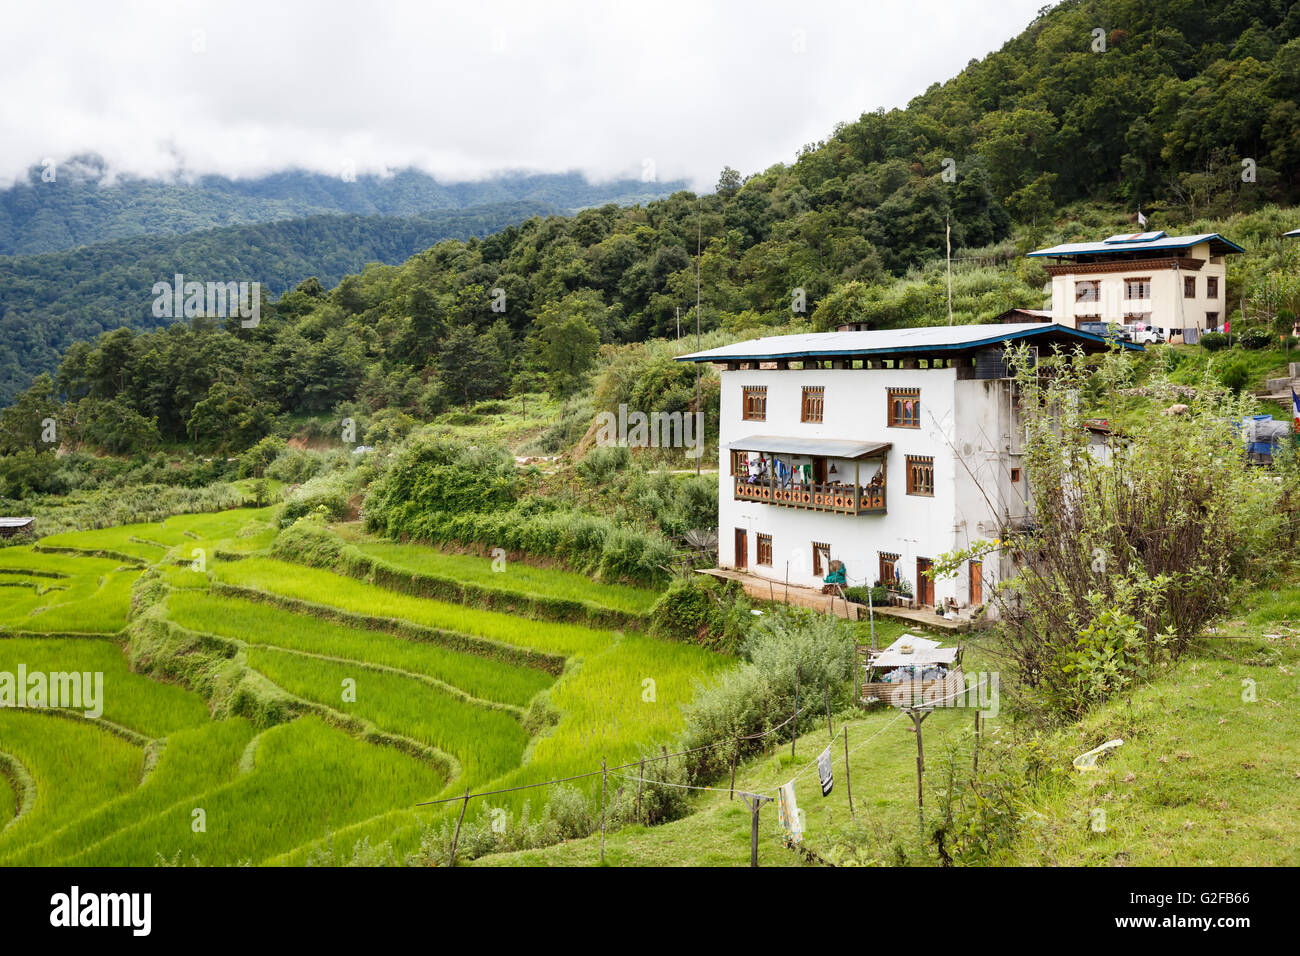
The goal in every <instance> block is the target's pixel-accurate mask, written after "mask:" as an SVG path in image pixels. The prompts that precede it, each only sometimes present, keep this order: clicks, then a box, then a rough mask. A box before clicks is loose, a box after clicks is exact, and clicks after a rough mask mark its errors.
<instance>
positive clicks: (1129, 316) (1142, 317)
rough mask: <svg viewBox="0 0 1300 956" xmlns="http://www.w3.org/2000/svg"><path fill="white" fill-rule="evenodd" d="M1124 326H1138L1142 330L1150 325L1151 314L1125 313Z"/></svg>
mask: <svg viewBox="0 0 1300 956" xmlns="http://www.w3.org/2000/svg"><path fill="white" fill-rule="evenodd" d="M1124 324H1125V325H1140V326H1142V327H1143V328H1146V327H1147V326H1148V325H1150V324H1151V313H1150V312H1125V313H1124Z"/></svg>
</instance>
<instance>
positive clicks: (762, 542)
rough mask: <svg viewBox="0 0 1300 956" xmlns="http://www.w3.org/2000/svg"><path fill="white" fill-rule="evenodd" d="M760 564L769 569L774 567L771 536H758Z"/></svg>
mask: <svg viewBox="0 0 1300 956" xmlns="http://www.w3.org/2000/svg"><path fill="white" fill-rule="evenodd" d="M758 563H759V564H761V565H763V566H764V567H768V568H770V567H771V566H772V536H771V535H770V534H760V535H759V536H758Z"/></svg>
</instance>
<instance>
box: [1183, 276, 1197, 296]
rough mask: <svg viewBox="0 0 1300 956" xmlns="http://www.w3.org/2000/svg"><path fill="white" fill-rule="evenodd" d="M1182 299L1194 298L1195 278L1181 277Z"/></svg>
mask: <svg viewBox="0 0 1300 956" xmlns="http://www.w3.org/2000/svg"><path fill="white" fill-rule="evenodd" d="M1183 298H1184V299H1195V298H1196V276H1183Z"/></svg>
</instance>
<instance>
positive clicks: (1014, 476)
mask: <svg viewBox="0 0 1300 956" xmlns="http://www.w3.org/2000/svg"><path fill="white" fill-rule="evenodd" d="M1011 481H1012V483H1015V482H1018V481H1020V469H1019V468H1012V469H1011Z"/></svg>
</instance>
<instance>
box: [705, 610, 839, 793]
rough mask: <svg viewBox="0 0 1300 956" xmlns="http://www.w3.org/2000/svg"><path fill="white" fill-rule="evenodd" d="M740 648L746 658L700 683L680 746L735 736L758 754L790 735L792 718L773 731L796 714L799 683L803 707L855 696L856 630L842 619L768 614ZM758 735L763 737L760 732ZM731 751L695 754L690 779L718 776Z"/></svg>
mask: <svg viewBox="0 0 1300 956" xmlns="http://www.w3.org/2000/svg"><path fill="white" fill-rule="evenodd" d="M742 653H743V656H744V657H745V659H746V660H745V663H743V664H742V665H741V666H740V667H738V668H736V669H734V670H731V671H728V672H727V673H725V674H723V675H722V676H721V677H720V678H719V679H718V680H717V681H716V682H715V683H714V684H713V685H712V686H710V687H707V688H703V689H702V690H701V691H700V693H699V694H697V696H696V699H695V701H694V702H693V703H692V704H691V705H690V707H688V708H687V710H686V731H685V732H684V734H683V736H682V738H681V741H680V743H681V744H682V747H681V748H680V749H684V750H690V749H694V748H696V747H702V746H704V745H705V744H711V743H714V742H715V741H717V740H726V739H727V738H733V739H737V748H738V753H739V754H740V757H741V758H742V759H743V758H745V757H748V756H752V755H754V754H757V753H760V752H761V751H762V749H763V747H764V746H765V744H766V743H771V742H773V741H774V740H779V739H782V738H784V739H786V740H789V739H790V734H791V731H792V730H793V729H794V725H795V723H796V722H795V721H791V722H790V723H789V724H787V725H786V726H785V727H783V728H782V729H780V730H778V731H776V732H775V733H768V732H769V731H773V730H774V728H775V727H776V726H777V725H778V724H781V723H782V722H783V720H784V719H785V718H786V717H788V716H789V715H791V714H793V713H794V697H795V687H796V684H797V685H798V688H799V694H800V695H801V704H800V708H801V710H803V708H804V707H805V706H806V703H807V701H809V700H813V701H817V702H819V703H820V702H822V701H823V700H824V699H825V696H826V694H827V693H829V695H830V702H831V707H832V708H833V709H835V708H839V707H842V706H845V705H846V704H848V703H850V702H851V701H852V698H853V689H852V683H851V681H850V679H849V678H850V676H851V674H852V667H853V660H852V658H853V630H852V626H851V625H848V624H845V623H844V622H843V621H840V620H839V619H838V618H828V617H825V616H823V615H820V614H811V613H807V612H803V611H787V610H784V609H781V610H776V611H774V612H771V613H768V614H765V615H764V616H763V617H761V618H758V619H757V623H756V624H755V625H754V626H753V628H752V629H751V631H750V633H749V634H748V635H747V636H746V638H745V640H744V642H743V645H742ZM818 719H825V713H824V711H820V712H819V710H818V709H817V708H813V709H810V710H807V711H805V712H804V713H802V715H801V716H800V717H799V719H798V721H797V724H798V726H799V727H805V728H806V727H808V726H811V725H812V724H813V723H815V722H816V721H817V720H818ZM760 734H765V735H766V736H765V737H762V738H760V737H758V736H756V735H760ZM743 738H749V739H743ZM731 758H732V751H731V748H728V747H714V748H711V749H708V750H703V751H700V752H699V753H697V754H692V755H691V756H690V757H689V758H688V770H689V774H690V779H691V780H692V781H696V782H703V783H711V782H713V781H715V780H716V779H718V778H719V777H721V775H722V773H723V771H724V770H725V769H726V768H727V767H729V766H730V762H731Z"/></svg>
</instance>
